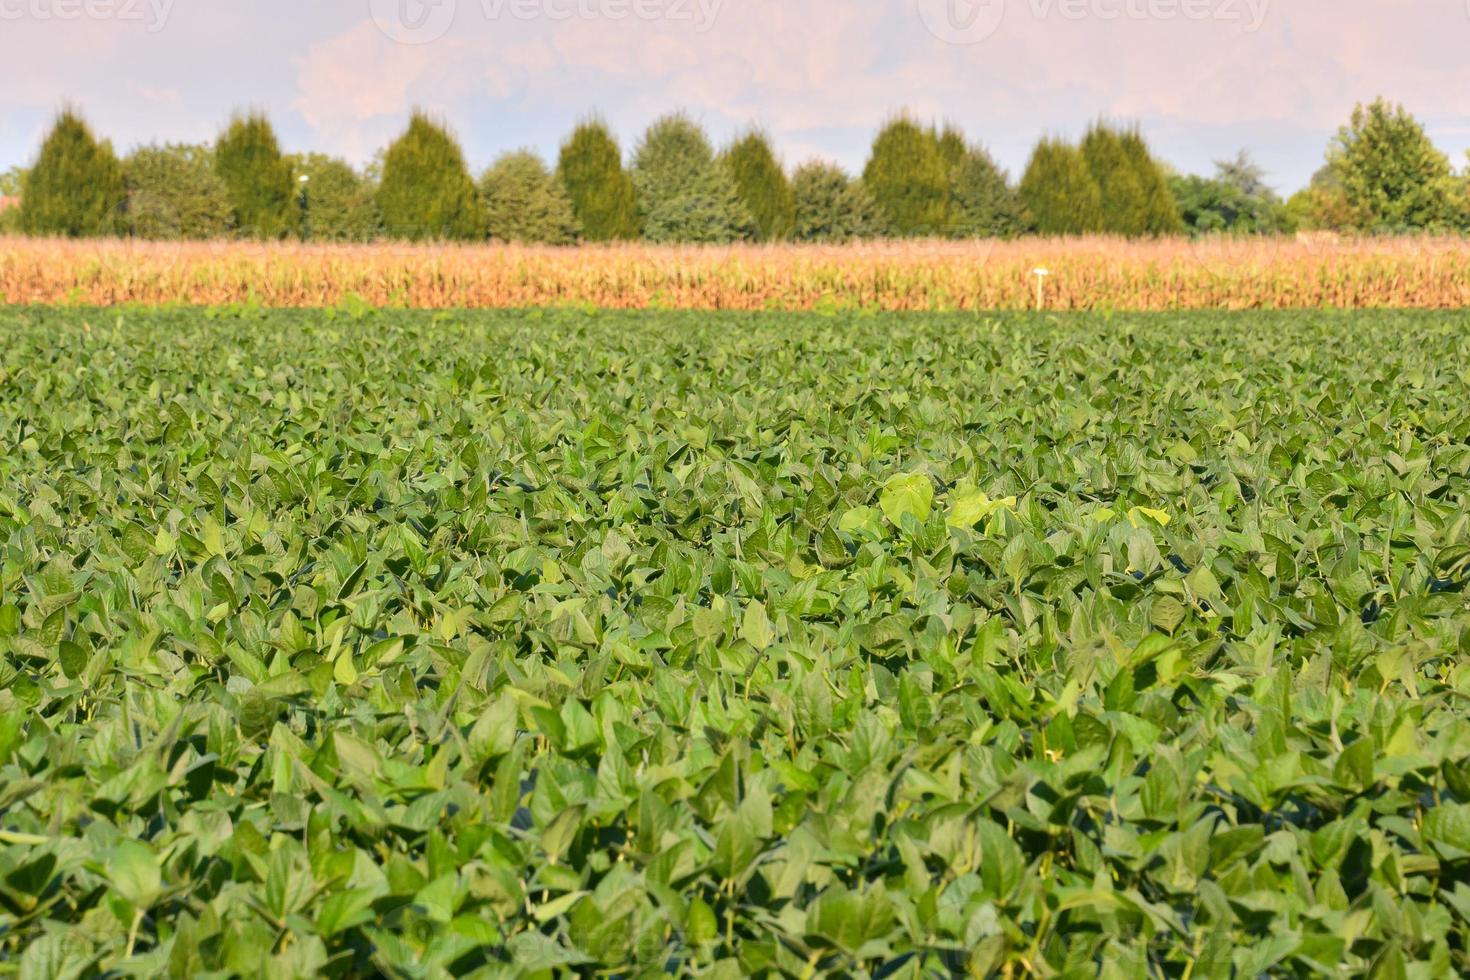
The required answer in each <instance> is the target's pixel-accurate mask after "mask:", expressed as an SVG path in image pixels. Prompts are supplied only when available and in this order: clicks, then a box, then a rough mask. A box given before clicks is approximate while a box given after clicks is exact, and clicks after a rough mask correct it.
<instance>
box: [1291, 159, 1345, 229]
mask: <svg viewBox="0 0 1470 980" xmlns="http://www.w3.org/2000/svg"><path fill="white" fill-rule="evenodd" d="M1285 221H1286V227H1287V230H1289V231H1334V232H1341V231H1352V230H1354V229H1356V228H1357V227H1358V221H1359V215H1358V213H1357V212H1356V211H1355V210H1354V209H1353V206H1352V204H1351V203H1349V201H1348V198H1347V194H1345V193H1344V192H1343V189H1342V184H1341V182H1339V180H1338V178H1337V175H1336V174H1335V173H1334V172H1333V170H1332V167H1331V165H1328V166H1324V167H1322V168H1321V169H1319V170H1318V171H1317V172H1316V173H1314V174H1313V175H1312V181H1311V183H1310V184H1308V185H1307V186H1306V187H1304V188H1302V189H1301V190H1299V191H1297V192H1296V193H1295V194H1293V195H1291V197H1290V198H1288V199H1287V202H1286V218H1285Z"/></svg>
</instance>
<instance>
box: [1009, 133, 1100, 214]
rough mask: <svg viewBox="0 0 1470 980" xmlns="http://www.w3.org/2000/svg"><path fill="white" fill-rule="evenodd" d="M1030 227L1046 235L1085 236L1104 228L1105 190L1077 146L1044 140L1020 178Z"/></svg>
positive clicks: (1039, 144)
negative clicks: (1099, 186) (1093, 176)
mask: <svg viewBox="0 0 1470 980" xmlns="http://www.w3.org/2000/svg"><path fill="white" fill-rule="evenodd" d="M1020 196H1021V201H1022V202H1023V203H1024V204H1025V207H1026V218H1027V222H1028V224H1029V225H1030V227H1031V228H1032V229H1033V230H1035V231H1037V232H1039V233H1041V234H1043V235H1085V234H1089V233H1091V232H1097V231H1101V230H1102V227H1103V215H1102V193H1101V192H1100V191H1099V190H1098V186H1097V181H1095V180H1093V179H1092V172H1091V171H1090V170H1088V168H1087V162H1086V161H1085V160H1083V159H1082V154H1081V152H1079V151H1078V150H1077V148H1076V147H1074V146H1071V145H1069V144H1068V143H1065V142H1063V141H1062V140H1059V139H1052V138H1047V139H1043V140H1042V141H1041V142H1040V143H1038V144H1037V145H1036V149H1035V150H1033V151H1032V153H1031V162H1030V163H1028V164H1027V165H1026V173H1025V175H1024V176H1023V177H1022V178H1021V187H1020Z"/></svg>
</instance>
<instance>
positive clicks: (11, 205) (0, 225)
mask: <svg viewBox="0 0 1470 980" xmlns="http://www.w3.org/2000/svg"><path fill="white" fill-rule="evenodd" d="M25 183H26V168H24V167H20V166H15V167H11V168H10V169H9V170H7V171H5V172H3V173H0V197H5V198H10V200H8V201H6V202H5V204H4V206H3V207H0V235H15V234H19V232H20V194H21V191H22V190H24V189H25Z"/></svg>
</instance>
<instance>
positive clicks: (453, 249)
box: [0, 236, 1470, 311]
mask: <svg viewBox="0 0 1470 980" xmlns="http://www.w3.org/2000/svg"><path fill="white" fill-rule="evenodd" d="M1037 269H1045V270H1046V273H1047V274H1046V275H1045V276H1044V277H1038V275H1037V274H1036V270H1037ZM1038 278H1041V279H1042V280H1043V281H1042V282H1041V284H1040V285H1041V294H1040V295H1041V303H1042V305H1043V306H1044V307H1045V308H1047V309H1050V310H1188V309H1308V308H1322V307H1338V308H1366V307H1416V308H1434V309H1449V308H1460V307H1464V306H1466V305H1470V246H1467V245H1466V244H1465V243H1464V242H1463V241H1462V240H1459V239H1428V238H1400V239H1369V240H1362V241H1338V240H1336V239H1331V238H1319V237H1311V236H1304V237H1301V238H1298V239H1291V240H1286V239H1282V240H1252V241H1214V242H1202V243H1187V242H1182V241H1156V242H1124V241H1122V240H1117V239H1109V238H1082V239H1065V240H1063V239H1058V240H1050V241H1048V240H1027V241H1016V242H988V241H975V242H960V243H955V242H912V243H910V242H896V243H887V244H869V245H852V246H841V247H836V246H833V247H820V246H750V245H744V246H731V247H684V248H680V247H657V246H642V245H640V246H607V247H582V248H573V249H558V248H544V247H543V248H536V247H517V246H509V247H499V246H495V247H491V246H442V245H441V246H409V245H376V246H293V245H284V246H283V245H260V244H248V243H242V244H204V243H192V244H191V243H184V244H180V243H149V244H145V243H136V242H125V241H60V240H42V241H35V240H27V239H14V238H12V239H0V299H3V300H4V301H6V302H9V303H12V304H33V303H42V304H58V303H60V304H83V305H105V304H117V303H141V304H149V305H162V304H171V303H186V304H230V303H242V304H251V303H254V304H260V305H264V306H279V307H319V306H331V305H338V304H342V303H365V304H370V305H387V306H401V307H423V308H435V309H442V308H460V307H495V308H521V307H529V306H559V305H568V306H586V305H591V306H598V307H604V308H654V309H693V310H721V309H729V310H762V309H776V310H793V311H795V310H814V309H816V310H820V309H838V310H870V311H880V310H881V311H887V310H893V311H897V310H985V309H999V310H1018V309H1027V308H1031V307H1034V306H1035V305H1036V304H1037V297H1038Z"/></svg>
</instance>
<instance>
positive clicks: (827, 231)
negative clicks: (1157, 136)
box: [0, 100, 1470, 244]
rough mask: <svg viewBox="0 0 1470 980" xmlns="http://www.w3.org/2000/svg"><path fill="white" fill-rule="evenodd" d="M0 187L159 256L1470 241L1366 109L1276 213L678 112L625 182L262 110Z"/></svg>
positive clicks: (54, 166) (418, 125) (1110, 179)
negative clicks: (207, 244)
mask: <svg viewBox="0 0 1470 980" xmlns="http://www.w3.org/2000/svg"><path fill="white" fill-rule="evenodd" d="M10 182H11V183H12V184H14V185H15V186H16V188H17V189H18V190H19V191H20V197H21V203H20V206H19V207H18V208H15V209H12V210H11V211H8V212H4V213H3V214H0V221H3V222H5V223H6V224H8V225H9V226H10V229H9V230H20V231H23V232H26V233H30V234H45V235H67V236H81V235H112V234H121V235H132V236H136V237H140V238H152V239H172V238H182V239H202V238H219V237H225V236H241V237H255V238H262V239H279V238H285V237H293V236H300V237H303V238H310V239H314V240H323V241H367V240H372V239H375V238H379V237H389V238H401V239H410V240H424V239H433V240H455V241H474V240H483V239H486V238H491V239H497V240H503V241H520V242H544V243H551V244H566V243H571V242H575V241H579V240H586V241H615V240H629V239H639V238H641V239H645V240H648V241H652V242H709V243H726V242H734V241H762V242H769V241H784V240H796V241H818V242H842V241H848V240H852V239H860V238H876V237H919V236H923V237H948V238H972V237H1011V236H1014V235H1018V234H1022V233H1026V232H1037V233H1041V234H1048V235H1061V234H1084V233H1094V232H1102V233H1110V234H1117V235H1123V236H1128V237H1142V236H1159V235H1172V234H1180V233H1185V232H1189V233H1210V232H1232V233H1247V234H1254V233H1261V234H1272V233H1279V232H1282V231H1289V230H1293V229H1298V228H1309V229H1322V228H1330V229H1340V230H1349V229H1351V230H1366V231H1404V230H1414V229H1432V230H1447V229H1465V228H1470V193H1467V178H1466V177H1464V176H1459V175H1456V174H1455V173H1454V172H1453V170H1452V168H1451V167H1450V165H1449V161H1448V159H1447V158H1446V157H1445V156H1444V155H1443V154H1442V153H1440V152H1439V151H1438V150H1436V149H1435V148H1434V146H1433V144H1432V143H1431V142H1430V141H1429V139H1428V137H1427V136H1426V135H1425V133H1424V130H1423V128H1422V127H1421V126H1420V125H1419V123H1418V122H1417V121H1416V120H1414V119H1413V117H1412V116H1410V115H1409V114H1408V113H1406V112H1405V111H1404V110H1403V109H1402V108H1401V107H1398V106H1393V105H1390V104H1388V103H1386V102H1383V101H1381V100H1380V101H1378V102H1375V103H1373V104H1371V105H1369V106H1362V107H1359V108H1358V109H1357V110H1356V111H1355V112H1354V114H1353V118H1352V120H1351V121H1350V123H1349V125H1347V126H1345V127H1343V129H1342V130H1341V132H1340V133H1339V134H1338V136H1337V137H1336V139H1335V140H1334V141H1333V144H1332V147H1331V148H1330V150H1329V153H1328V162H1327V166H1326V167H1324V168H1323V170H1322V172H1321V173H1319V174H1318V176H1317V177H1316V178H1315V179H1314V180H1313V183H1312V186H1311V187H1309V188H1307V189H1306V190H1304V191H1302V192H1300V193H1299V194H1297V195H1295V196H1293V197H1292V198H1291V199H1290V200H1289V201H1283V200H1281V199H1280V198H1279V197H1278V196H1277V195H1276V194H1275V193H1274V192H1273V191H1272V190H1271V189H1270V188H1269V187H1267V186H1266V184H1265V181H1264V176H1263V174H1262V172H1261V170H1260V168H1258V167H1256V166H1255V165H1254V164H1253V163H1252V162H1251V161H1250V159H1249V157H1248V156H1246V155H1245V154H1242V155H1241V156H1240V157H1239V158H1238V159H1236V160H1232V161H1227V162H1222V163H1220V164H1219V165H1218V167H1217V172H1216V174H1215V175H1214V176H1212V177H1208V178H1206V177H1198V176H1179V175H1175V174H1171V173H1170V172H1169V171H1168V169H1167V168H1166V167H1164V166H1163V165H1162V164H1160V162H1159V161H1158V160H1156V159H1155V158H1154V156H1153V155H1152V153H1151V152H1150V150H1149V148H1148V146H1147V144H1146V142H1145V141H1144V139H1143V137H1142V135H1141V134H1140V133H1139V131H1138V130H1137V129H1136V128H1119V127H1114V126H1111V125H1108V124H1105V123H1098V124H1096V125H1094V126H1092V127H1091V128H1090V129H1089V130H1088V131H1087V133H1086V134H1085V135H1084V137H1083V138H1082V140H1081V141H1080V142H1079V143H1077V144H1075V145H1074V144H1071V143H1068V142H1066V141H1064V140H1061V139H1058V138H1052V137H1048V138H1046V139H1043V140H1042V141H1041V142H1040V144H1039V145H1038V146H1037V147H1036V149H1035V151H1034V152H1033V154H1032V156H1031V160H1030V162H1029V164H1028V166H1027V168H1026V171H1025V173H1024V174H1023V175H1022V177H1021V179H1020V181H1019V183H1017V184H1012V183H1011V181H1010V180H1009V179H1008V177H1007V175H1006V174H1005V172H1004V171H1003V170H1001V168H1000V167H998V166H997V165H996V163H995V161H994V160H993V159H992V158H991V157H990V155H989V154H988V153H987V152H986V151H985V150H984V148H983V147H981V146H979V145H976V144H974V143H971V142H970V141H968V140H967V139H966V138H965V136H964V134H963V133H961V132H960V131H959V130H958V129H956V128H954V127H953V126H945V127H943V128H939V127H934V126H926V125H923V124H921V123H919V122H917V121H915V120H913V119H911V118H909V117H906V116H900V117H897V118H895V119H893V120H891V121H890V122H889V123H888V124H886V125H885V126H884V127H883V128H882V129H881V131H880V132H879V133H878V135H877V137H876V138H875V139H874V142H873V146H872V151H871V154H870V156H869V159H868V161H867V164H866V166H865V167H864V168H863V172H862V174H861V175H860V176H858V177H851V176H849V175H848V174H847V173H845V172H844V171H842V170H841V169H840V168H838V167H835V166H833V165H831V164H826V163H808V164H805V165H803V166H801V167H799V168H798V169H797V170H796V171H795V172H794V173H791V174H788V173H787V172H786V171H785V169H784V168H783V167H782V166H781V164H780V162H779V160H778V159H777V157H776V155H775V153H774V151H773V149H772V147H771V144H770V141H769V140H768V139H767V138H766V137H765V135H764V134H762V133H760V132H759V131H751V132H748V133H745V134H743V135H742V136H740V137H739V138H738V139H736V140H735V141H734V142H733V143H732V144H731V145H730V146H728V147H726V148H725V149H724V150H723V151H721V152H716V150H715V148H714V147H713V145H712V144H711V143H710V141H709V139H708V137H707V136H706V135H705V134H704V132H703V130H702V129H701V128H700V127H699V126H698V125H697V124H696V123H695V122H693V121H692V120H691V119H690V118H689V117H687V116H685V115H682V114H674V115H670V116H666V117H664V118H662V119H660V120H658V121H657V122H655V123H654V124H653V125H652V126H651V127H649V129H648V131H647V132H646V133H645V134H644V135H643V137H642V139H641V140H640V141H639V142H638V144H637V145H636V146H635V147H634V148H633V152H632V154H631V156H630V157H629V158H628V161H627V163H626V164H625V162H624V154H623V151H622V148H621V147H620V146H619V144H618V142H617V140H616V139H615V137H614V136H613V134H612V133H611V132H610V131H609V130H608V128H607V127H606V126H605V125H603V124H602V123H601V122H598V121H596V120H591V121H587V122H584V123H583V124H581V125H579V126H578V127H577V129H576V130H575V131H574V132H573V133H572V135H571V136H570V137H569V138H568V140H567V141H566V143H565V144H563V146H562V147H561V151H560V154H559V156H558V159H557V162H556V167H555V169H554V170H553V169H551V168H549V167H548V166H547V165H546V164H545V163H544V162H543V161H542V160H541V159H540V158H539V157H537V156H536V155H535V154H534V153H531V152H529V151H524V150H523V151H517V152H514V153H508V154H506V155H504V156H502V157H501V158H500V159H498V160H497V161H495V163H494V164H493V165H492V166H491V167H490V168H489V169H487V170H486V171H485V172H484V173H483V174H482V175H481V176H480V178H479V179H478V180H476V179H474V178H473V177H472V176H471V173H470V171H469V168H468V166H467V164H466V162H465V157H464V154H463V152H462V150H461V149H460V147H459V145H458V143H457V142H456V141H455V139H454V138H453V136H452V135H451V134H450V133H449V131H448V130H447V129H446V128H445V127H444V126H443V125H441V124H439V123H438V122H436V121H434V120H432V119H431V118H429V117H428V116H426V115H424V114H422V113H415V114H414V115H413V117H412V119H411V120H410V123H409V126H408V128H407V130H406V131H405V132H404V133H403V135H402V136H400V137H399V138H398V139H397V140H395V141H394V142H393V144H392V145H391V146H389V147H388V149H387V150H386V151H385V152H384V153H383V154H382V155H381V156H380V157H379V158H378V159H377V160H376V161H374V163H373V164H372V165H371V166H370V167H369V168H367V170H366V172H362V173H359V172H358V171H356V170H355V169H354V168H352V167H351V166H350V165H348V164H347V163H346V162H344V161H341V160H337V159H334V158H331V157H327V156H323V155H321V154H304V155H294V156H293V155H288V154H285V153H283V152H282V151H281V148H280V145H279V143H278V141H277V139H276V136H275V133H274V131H273V130H272V128H271V125H270V123H269V122H268V121H267V120H266V119H265V118H264V117H263V116H261V115H259V114H250V115H241V116H237V117H236V118H235V119H233V120H232V121H231V122H230V124H229V126H228V127H227V128H226V129H225V131H224V132H223V133H221V135H220V137H219V139H218V140H217V141H216V142H215V144H214V145H213V146H192V145H168V146H145V147H140V148H138V149H135V150H133V151H132V152H131V153H129V154H128V155H127V156H126V157H124V158H122V159H121V160H119V159H118V158H117V157H116V155H115V154H114V152H113V150H112V148H111V146H110V145H109V144H108V143H107V142H106V141H99V140H97V139H96V138H95V137H94V136H93V134H92V133H91V131H90V130H89V128H88V127H87V125H86V123H85V122H84V121H83V120H82V119H81V118H80V117H79V116H78V115H77V114H76V113H75V112H73V111H70V110H68V111H64V112H63V113H62V114H61V115H60V116H59V117H58V119H57V121H56V124H55V126H54V127H53V129H52V131H51V133H50V134H49V136H48V137H47V138H46V140H45V142H44V143H43V145H42V148H41V152H40V154H39V156H38V158H37V160H36V161H35V163H34V164H33V166H32V167H31V168H30V169H29V170H28V171H26V172H24V173H22V174H13V175H11V180H10ZM3 183H4V182H3V181H0V190H3Z"/></svg>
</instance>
